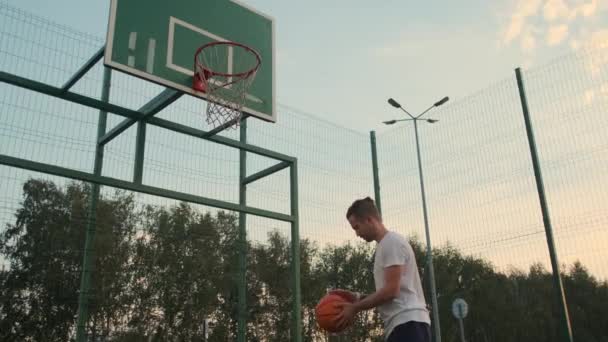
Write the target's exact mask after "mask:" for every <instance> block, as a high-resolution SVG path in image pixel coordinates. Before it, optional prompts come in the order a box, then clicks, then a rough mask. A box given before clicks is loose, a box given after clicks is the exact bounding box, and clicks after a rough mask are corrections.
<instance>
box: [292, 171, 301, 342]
mask: <svg viewBox="0 0 608 342" xmlns="http://www.w3.org/2000/svg"><path fill="white" fill-rule="evenodd" d="M289 171H290V172H289V173H290V177H289V178H290V182H291V216H292V217H293V221H292V222H291V266H292V278H293V279H292V293H293V312H292V321H293V326H292V331H291V340H292V341H294V342H301V341H302V312H301V309H302V296H301V291H300V290H301V289H300V227H299V222H300V215H299V213H298V162H297V161H294V162H293V163H292V164H291V167H290V168H289Z"/></svg>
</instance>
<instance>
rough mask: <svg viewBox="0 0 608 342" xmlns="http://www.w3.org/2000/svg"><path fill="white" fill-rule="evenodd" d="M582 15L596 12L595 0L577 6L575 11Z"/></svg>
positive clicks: (586, 15) (588, 15) (585, 15)
mask: <svg viewBox="0 0 608 342" xmlns="http://www.w3.org/2000/svg"><path fill="white" fill-rule="evenodd" d="M576 12H578V13H580V14H581V15H582V16H583V17H591V16H593V15H595V14H596V13H597V12H598V3H597V0H591V2H589V3H587V4H582V5H580V6H578V8H577V11H576Z"/></svg>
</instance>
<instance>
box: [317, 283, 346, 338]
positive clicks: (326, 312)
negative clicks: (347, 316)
mask: <svg viewBox="0 0 608 342" xmlns="http://www.w3.org/2000/svg"><path fill="white" fill-rule="evenodd" d="M344 302H346V300H345V299H344V298H343V297H341V296H339V295H337V294H331V293H330V294H327V295H325V296H324V297H323V298H321V300H320V301H319V303H318V304H317V306H316V307H315V317H316V319H317V323H318V324H319V326H320V327H321V329H324V330H326V331H329V332H332V333H336V332H340V330H339V329H338V328H337V327H336V325H335V324H336V322H335V319H336V316H337V315H338V314H339V313H340V311H341V310H342V309H340V308H336V307H335V305H336V303H344Z"/></svg>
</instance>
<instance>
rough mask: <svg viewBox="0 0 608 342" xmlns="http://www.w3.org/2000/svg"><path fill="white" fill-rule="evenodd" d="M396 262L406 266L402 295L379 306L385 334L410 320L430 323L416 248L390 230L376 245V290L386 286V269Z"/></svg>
mask: <svg viewBox="0 0 608 342" xmlns="http://www.w3.org/2000/svg"><path fill="white" fill-rule="evenodd" d="M394 265H403V266H404V268H403V273H402V274H401V280H400V282H399V284H400V288H399V295H398V296H397V298H395V299H393V300H391V301H390V302H388V303H384V304H382V305H380V306H379V307H378V312H379V313H380V317H382V320H383V321H384V333H385V336H386V337H388V336H389V335H390V333H391V332H392V331H393V329H394V328H395V327H396V326H398V325H400V324H403V323H406V322H409V321H416V322H423V323H428V324H431V318H430V316H429V311H428V309H427V308H426V301H425V299H424V292H423V291H422V285H421V283H420V274H418V266H417V264H416V258H415V256H414V250H413V249H412V246H411V245H410V244H409V243H408V242H407V241H406V240H405V239H404V238H403V237H402V236H401V235H399V234H397V233H395V232H391V231H389V232H388V233H387V234H386V235H385V236H384V237H383V238H382V240H380V242H379V243H378V244H377V246H376V256H375V258H374V282H375V284H376V290H379V289H381V288H383V287H384V269H385V268H386V267H389V266H394Z"/></svg>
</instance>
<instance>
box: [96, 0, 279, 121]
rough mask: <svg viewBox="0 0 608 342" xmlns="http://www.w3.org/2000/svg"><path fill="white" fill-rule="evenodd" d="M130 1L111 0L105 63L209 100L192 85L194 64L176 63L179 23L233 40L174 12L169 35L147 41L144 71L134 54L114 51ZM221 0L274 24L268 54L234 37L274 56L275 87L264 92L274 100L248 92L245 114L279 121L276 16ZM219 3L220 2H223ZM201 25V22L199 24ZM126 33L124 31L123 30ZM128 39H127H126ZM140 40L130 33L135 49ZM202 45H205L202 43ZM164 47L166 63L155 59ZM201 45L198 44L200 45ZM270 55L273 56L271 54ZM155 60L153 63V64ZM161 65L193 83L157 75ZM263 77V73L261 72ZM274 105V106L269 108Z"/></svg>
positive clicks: (272, 79) (270, 65)
mask: <svg viewBox="0 0 608 342" xmlns="http://www.w3.org/2000/svg"><path fill="white" fill-rule="evenodd" d="M126 1H133V0H111V1H110V14H109V20H108V30H107V37H106V47H105V53H104V64H105V65H106V66H108V67H110V68H112V69H116V70H119V71H122V72H124V73H127V74H129V75H132V76H135V77H138V78H141V79H143V80H147V81H150V82H153V83H156V84H159V85H161V86H165V87H168V88H172V89H175V90H178V91H181V92H184V93H186V94H189V95H191V96H194V97H197V98H201V99H203V100H205V101H208V96H207V94H205V93H202V92H199V91H196V90H194V89H193V88H192V81H191V77H192V76H194V66H193V65H191V66H184V65H178V64H177V63H176V62H175V51H174V44H175V43H174V41H175V34H176V28H177V27H178V26H179V27H181V28H182V29H186V30H190V31H191V32H195V33H197V34H200V35H202V36H205V39H207V38H208V39H212V40H215V41H231V40H229V39H227V38H226V37H224V36H222V35H220V34H217V33H216V32H210V31H207V30H205V29H204V28H202V27H200V26H197V25H195V24H193V23H191V22H188V21H187V20H184V19H182V18H179V17H177V16H176V15H173V13H170V14H167V25H168V27H167V29H166V31H167V37H158V38H159V39H156V40H152V39H150V41H148V42H147V44H148V46H147V48H148V55H147V59H146V60H147V61H146V64H147V65H146V66H145V68H144V70H142V67H141V66H140V67H136V66H135V61H134V60H135V57H133V60H131V56H129V57H128V60H126V61H125V60H121V61H118V60H115V57H116V56H114V50H115V48H116V46H115V44H116V38H117V37H116V35H117V29H116V22H117V11H118V10H119V2H121V3H124V2H126ZM198 1H199V2H202V3H203V4H204V3H216V2H218V0H198ZM220 1H221V2H225V3H226V4H227V6H239V7H240V8H241V9H242V11H249V12H250V13H251V14H249V15H251V16H253V17H255V16H259V18H260V20H261V21H267V22H268V23H269V24H270V32H266V33H268V34H269V37H264V39H270V45H271V47H270V51H269V52H268V53H267V54H266V55H264V52H265V51H258V50H257V49H256V46H250V45H248V42H242V41H237V40H236V39H235V40H233V41H235V42H236V43H241V44H245V45H248V46H250V47H251V48H253V49H255V50H256V51H258V53H260V54H261V57H262V59H263V60H264V59H267V58H270V62H269V63H266V64H265V66H266V68H265V69H268V68H270V73H271V75H270V77H267V79H268V78H270V80H269V82H270V83H271V84H270V87H271V90H270V91H268V89H265V91H264V93H265V94H266V95H268V96H270V97H271V99H267V98H264V99H261V98H259V97H257V96H256V95H257V94H249V93H248V94H247V100H248V101H249V102H248V103H245V105H244V106H243V109H242V111H243V114H244V115H249V116H253V117H257V118H259V119H262V120H264V121H269V122H276V120H277V106H276V43H275V20H274V18H273V17H271V16H269V15H267V14H264V13H261V12H260V11H258V10H256V9H253V8H251V7H250V6H248V5H246V4H243V3H242V2H240V1H237V0H220ZM141 2H142V5H143V4H145V5H146V6H153V4H152V3H150V1H144V0H141ZM221 2H219V3H221ZM229 21H230V19H226V22H229ZM199 25H200V24H199ZM122 33H123V34H124V32H122ZM165 38H166V41H164V42H163V39H165ZM123 39H124V38H123ZM136 40H137V32H135V35H133V32H131V35H130V36H129V42H128V44H129V48H130V49H131V48H133V49H134V47H135V45H136V43H135V42H136ZM163 43H165V44H166V47H165V46H164V45H163V46H162V47H160V46H157V45H156V44H159V45H161V44H163ZM200 45H204V44H203V43H202V42H201V44H200ZM159 47H160V49H159V50H160V51H163V49H165V50H166V55H160V56H158V55H157V56H156V58H161V59H163V61H162V63H159V62H158V61H156V62H155V57H154V56H155V51H156V50H157V48H159ZM197 47H198V46H197ZM195 52H196V50H195V49H193V51H192V53H191V55H189V56H188V59H190V60H193V58H194V53H195ZM268 54H269V56H268ZM182 58H185V57H184V56H182ZM151 63H152V64H151ZM159 65H160V66H161V67H162V68H166V70H168V69H171V70H172V71H168V72H175V73H180V74H181V75H182V77H183V75H188V76H189V77H190V81H189V82H182V83H180V82H176V81H173V80H171V79H168V78H165V77H161V76H158V75H157V74H155V69H158V66H159ZM265 69H264V68H263V67H262V69H261V72H267V71H266V70H265ZM258 77H259V74H258ZM256 103H258V104H260V103H263V105H264V109H254V108H252V107H254V106H256ZM268 107H270V108H268Z"/></svg>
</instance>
